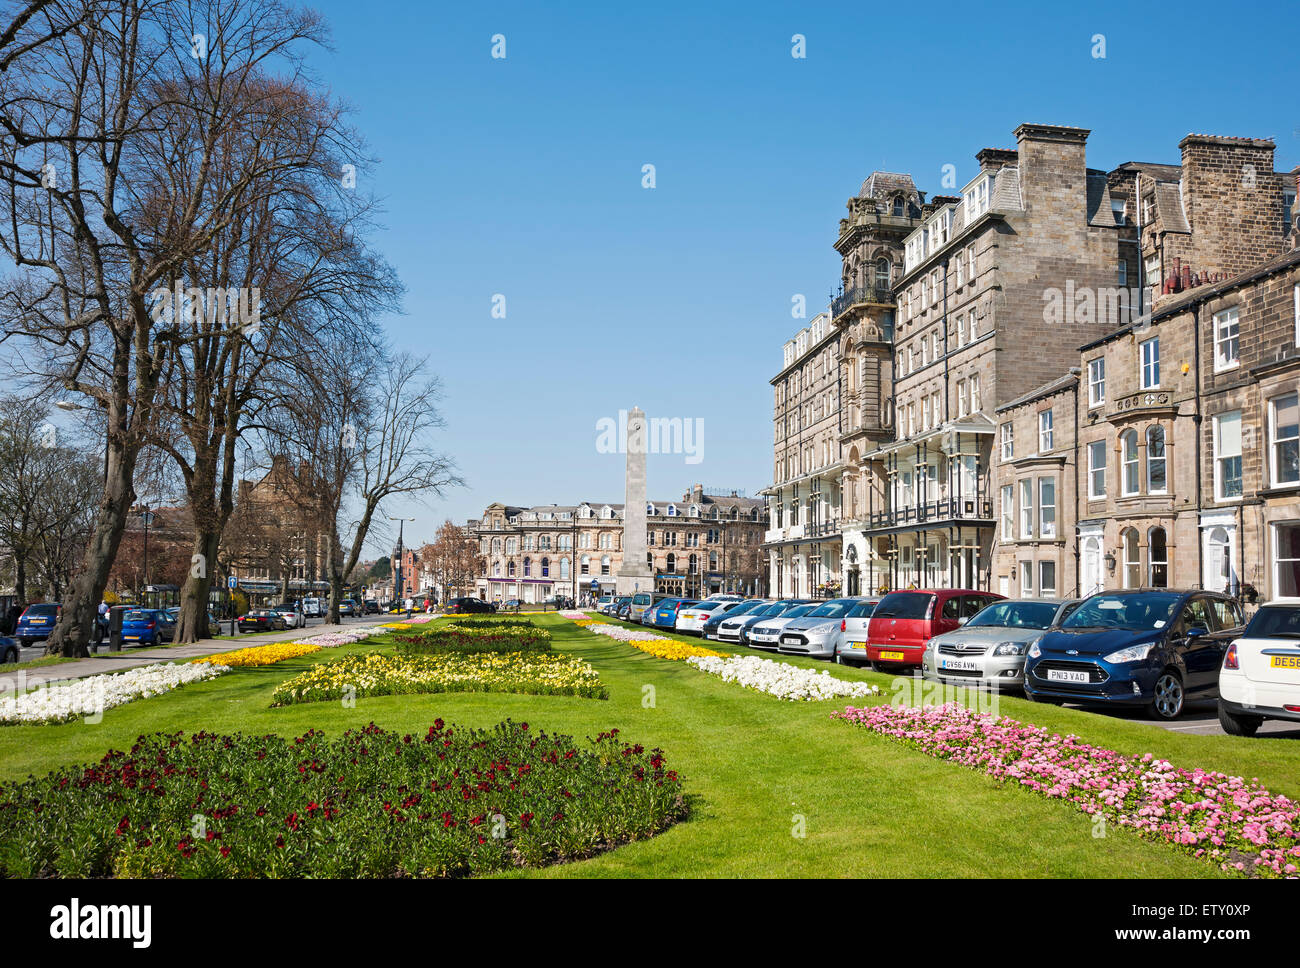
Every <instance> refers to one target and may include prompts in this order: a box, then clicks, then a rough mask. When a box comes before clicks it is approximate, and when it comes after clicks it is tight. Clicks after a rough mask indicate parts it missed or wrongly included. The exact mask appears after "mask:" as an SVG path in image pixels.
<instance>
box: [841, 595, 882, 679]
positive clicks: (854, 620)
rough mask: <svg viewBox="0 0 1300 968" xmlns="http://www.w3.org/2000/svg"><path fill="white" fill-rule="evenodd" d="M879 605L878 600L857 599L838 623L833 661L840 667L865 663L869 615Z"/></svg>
mask: <svg viewBox="0 0 1300 968" xmlns="http://www.w3.org/2000/svg"><path fill="white" fill-rule="evenodd" d="M879 604H880V599H879V598H859V599H858V602H857V604H856V605H854V606H853V607H852V608H851V609H849V614H847V615H845V616H844V618H843V619H842V620H841V621H840V634H839V637H838V638H837V639H836V640H835V661H836V662H838V663H840V664H841V665H863V664H865V663H866V661H867V626H868V625H870V624H871V613H872V612H874V611H875V610H876V606H877V605H879Z"/></svg>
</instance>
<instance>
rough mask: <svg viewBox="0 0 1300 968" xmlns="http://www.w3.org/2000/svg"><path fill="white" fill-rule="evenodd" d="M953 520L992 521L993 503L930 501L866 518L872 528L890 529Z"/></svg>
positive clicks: (870, 515) (965, 500)
mask: <svg viewBox="0 0 1300 968" xmlns="http://www.w3.org/2000/svg"><path fill="white" fill-rule="evenodd" d="M953 520H963V521H970V520H985V521H992V520H993V502H992V501H980V500H975V499H973V498H963V499H961V500H948V501H930V502H928V503H926V504H909V505H907V506H905V507H901V508H893V509H891V510H888V511H876V512H874V513H872V514H869V515H868V516H867V521H868V524H869V525H870V526H871V527H873V528H892V527H896V526H897V525H900V524H919V523H921V522H925V521H953Z"/></svg>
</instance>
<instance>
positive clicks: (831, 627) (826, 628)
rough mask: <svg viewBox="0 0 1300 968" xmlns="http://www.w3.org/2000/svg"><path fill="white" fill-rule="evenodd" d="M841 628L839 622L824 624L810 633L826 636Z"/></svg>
mask: <svg viewBox="0 0 1300 968" xmlns="http://www.w3.org/2000/svg"><path fill="white" fill-rule="evenodd" d="M839 627H840V623H839V622H823V623H822V624H821V625H818V626H816V627H815V628H810V629H809V630H808V631H809V632H812V633H814V634H816V635H826V634H827V633H828V632H834V631H835V630H836V629H838V628H839Z"/></svg>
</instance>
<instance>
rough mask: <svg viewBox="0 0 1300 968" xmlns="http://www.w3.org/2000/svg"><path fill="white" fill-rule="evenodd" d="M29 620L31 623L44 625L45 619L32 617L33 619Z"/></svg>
mask: <svg viewBox="0 0 1300 968" xmlns="http://www.w3.org/2000/svg"><path fill="white" fill-rule="evenodd" d="M31 622H32V624H33V625H44V624H45V619H43V618H34V619H32V620H31Z"/></svg>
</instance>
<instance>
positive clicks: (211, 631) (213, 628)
mask: <svg viewBox="0 0 1300 968" xmlns="http://www.w3.org/2000/svg"><path fill="white" fill-rule="evenodd" d="M165 611H166V612H167V617H168V619H170V620H171V623H172V625H173V626H175V625H179V624H180V621H181V610H180V606H172V607H171V608H168V609H165ZM220 634H221V622H220V621H219V620H218V619H217V617H216V615H214V614H212V612H211V611H209V612H208V627H207V630H206V631H204V633H203V635H202V636H201V638H205V639H210V638H212V636H214V635H220ZM175 638H176V635H175V632H173V633H172V639H173V640H174V639H175Z"/></svg>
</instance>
